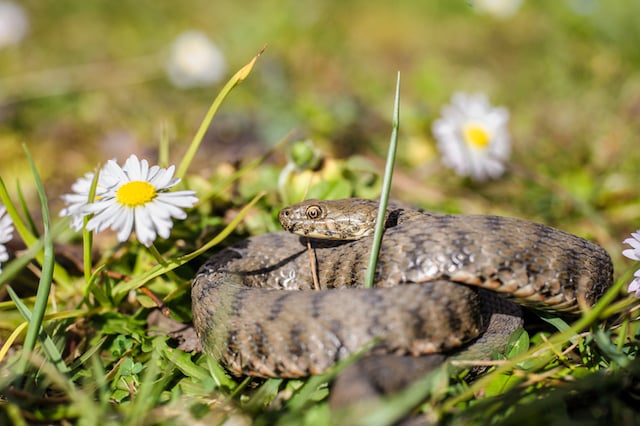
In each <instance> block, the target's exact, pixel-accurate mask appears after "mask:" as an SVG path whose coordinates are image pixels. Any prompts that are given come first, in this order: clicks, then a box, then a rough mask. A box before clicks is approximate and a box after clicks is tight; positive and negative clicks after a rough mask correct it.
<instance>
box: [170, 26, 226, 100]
mask: <svg viewBox="0 0 640 426" xmlns="http://www.w3.org/2000/svg"><path fill="white" fill-rule="evenodd" d="M226 70H227V64H226V61H225V59H224V55H223V54H222V51H220V49H219V48H218V47H217V46H216V45H215V44H213V43H212V42H211V40H209V38H208V37H207V36H206V35H205V34H204V33H201V32H199V31H187V32H184V33H182V34H180V35H179V36H178V37H177V38H176V39H175V41H174V42H173V44H172V46H171V49H170V52H169V58H168V59H167V62H166V71H167V75H168V77H169V80H171V82H172V83H173V84H174V85H175V86H177V87H180V88H190V87H199V86H210V85H212V84H215V83H218V82H219V81H220V80H222V78H223V77H224V74H225V72H226Z"/></svg>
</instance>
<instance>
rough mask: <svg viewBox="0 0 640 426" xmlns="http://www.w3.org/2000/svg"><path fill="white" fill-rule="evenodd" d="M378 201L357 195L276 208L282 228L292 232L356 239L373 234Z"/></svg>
mask: <svg viewBox="0 0 640 426" xmlns="http://www.w3.org/2000/svg"><path fill="white" fill-rule="evenodd" d="M377 215H378V202H377V201H373V200H365V199H361V198H345V199H341V200H306V201H302V202H300V203H297V204H293V205H291V206H289V207H285V208H283V209H282V210H280V213H279V214H278V220H279V221H280V224H281V225H282V227H283V228H284V229H285V230H287V231H289V232H291V233H294V234H296V235H301V236H305V237H310V238H318V239H325V240H357V239H360V238H362V237H366V236H368V235H371V234H373V231H374V229H375V224H376V217H377Z"/></svg>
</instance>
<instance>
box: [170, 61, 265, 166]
mask: <svg viewBox="0 0 640 426" xmlns="http://www.w3.org/2000/svg"><path fill="white" fill-rule="evenodd" d="M261 54H262V51H260V52H258V54H257V55H256V56H254V57H253V59H251V61H249V63H248V64H246V65H245V66H243V67H242V68H240V70H239V71H238V72H236V73H235V74H234V75H233V77H231V79H230V80H229V81H228V82H227V84H225V85H224V87H223V88H222V90H221V91H220V93H219V94H218V96H216V98H215V99H214V100H213V103H212V104H211V106H210V107H209V111H207V114H206V115H205V116H204V119H203V120H202V123H200V127H199V128H198V131H197V132H196V135H195V136H194V137H193V140H192V141H191V144H190V145H189V149H188V150H187V152H186V153H185V155H184V157H183V158H182V161H181V162H180V165H179V166H178V171H177V172H176V177H178V178H183V177H184V176H185V174H186V173H187V169H189V165H190V164H191V161H193V157H195V155H196V152H197V151H198V148H199V147H200V144H201V143H202V139H203V138H204V135H205V133H207V130H208V129H209V126H210V125H211V121H212V120H213V117H214V116H215V115H216V112H218V108H220V105H221V104H222V101H224V100H225V98H226V97H227V95H229V93H230V92H231V90H233V88H234V87H236V86H237V85H238V84H240V83H242V81H244V79H245V78H247V77H248V76H249V74H250V73H251V70H252V69H253V66H254V64H255V63H256V60H258V57H259V56H260V55H261Z"/></svg>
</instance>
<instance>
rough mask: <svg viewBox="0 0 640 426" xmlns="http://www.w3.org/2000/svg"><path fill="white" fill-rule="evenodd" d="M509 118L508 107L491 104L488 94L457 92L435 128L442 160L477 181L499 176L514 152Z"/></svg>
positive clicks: (433, 128)
mask: <svg viewBox="0 0 640 426" xmlns="http://www.w3.org/2000/svg"><path fill="white" fill-rule="evenodd" d="M508 121H509V112H508V111H507V110H506V108H501V107H500V108H494V107H492V106H491V105H490V104H489V100H488V99H487V96H486V95H484V94H466V93H455V94H454V95H453V97H452V98H451V103H450V104H448V105H445V106H444V107H443V108H442V117H441V118H439V119H437V120H435V121H434V123H433V127H432V131H433V134H434V136H435V138H436V140H437V142H438V149H439V150H440V152H441V153H442V162H443V163H444V164H445V165H446V166H448V167H451V168H453V169H454V170H455V172H456V173H457V174H458V175H460V176H471V178H473V179H475V180H478V181H484V180H487V179H491V178H492V179H495V178H498V177H500V176H501V175H502V174H503V173H504V171H505V166H504V161H506V160H507V159H508V158H509V155H510V154H511V139H510V136H509V132H508V130H507V122H508Z"/></svg>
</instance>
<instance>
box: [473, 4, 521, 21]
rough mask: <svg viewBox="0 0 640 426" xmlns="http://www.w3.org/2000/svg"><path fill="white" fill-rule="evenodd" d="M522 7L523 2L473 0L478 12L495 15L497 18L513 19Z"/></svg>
mask: <svg viewBox="0 0 640 426" xmlns="http://www.w3.org/2000/svg"><path fill="white" fill-rule="evenodd" d="M521 5H522V0H473V6H474V8H475V9H476V10H477V11H478V12H481V13H486V14H488V15H493V16H495V17H496V18H510V17H512V16H513V15H515V14H516V12H517V11H518V9H520V6H521Z"/></svg>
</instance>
